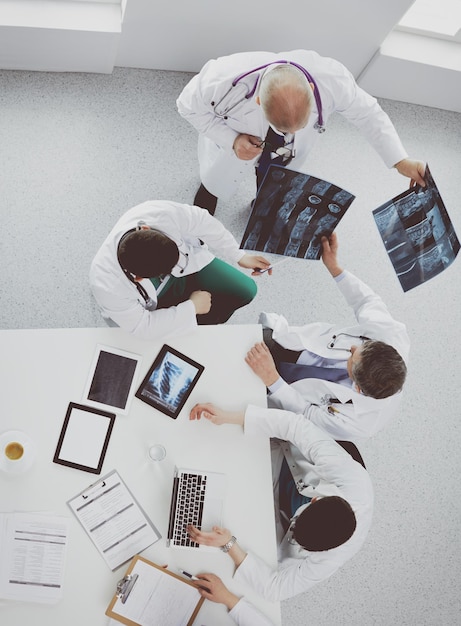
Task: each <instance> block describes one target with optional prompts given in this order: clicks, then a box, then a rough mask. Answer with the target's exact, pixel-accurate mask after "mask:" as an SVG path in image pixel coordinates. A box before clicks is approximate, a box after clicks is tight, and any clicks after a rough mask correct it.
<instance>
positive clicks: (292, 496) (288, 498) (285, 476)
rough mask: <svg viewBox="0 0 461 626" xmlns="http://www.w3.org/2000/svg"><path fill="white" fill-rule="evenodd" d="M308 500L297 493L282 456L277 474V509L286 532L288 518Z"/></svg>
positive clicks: (308, 500)
mask: <svg viewBox="0 0 461 626" xmlns="http://www.w3.org/2000/svg"><path fill="white" fill-rule="evenodd" d="M310 500H311V498H308V497H307V496H303V495H301V494H300V493H299V491H298V489H297V488H296V485H295V481H294V480H293V475H292V473H291V472H290V469H289V468H288V463H287V461H286V459H285V457H284V458H283V461H282V467H281V468H280V475H279V509H280V521H281V522H282V526H283V530H284V531H285V532H287V530H288V527H289V525H290V520H291V518H292V517H293V515H294V514H295V513H296V511H297V510H298V509H299V507H300V506H301V505H302V504H306V502H310Z"/></svg>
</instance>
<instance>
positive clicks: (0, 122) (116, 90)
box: [0, 69, 461, 626]
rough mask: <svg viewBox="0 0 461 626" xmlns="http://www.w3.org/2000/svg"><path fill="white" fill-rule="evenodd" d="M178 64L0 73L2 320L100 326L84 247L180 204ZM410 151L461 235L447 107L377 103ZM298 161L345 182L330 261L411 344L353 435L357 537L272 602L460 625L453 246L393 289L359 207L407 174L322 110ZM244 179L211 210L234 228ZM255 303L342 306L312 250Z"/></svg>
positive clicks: (313, 309)
mask: <svg viewBox="0 0 461 626" xmlns="http://www.w3.org/2000/svg"><path fill="white" fill-rule="evenodd" d="M189 77H190V75H188V74H185V73H175V72H153V71H147V70H123V69H116V70H115V71H114V73H113V75H111V76H106V75H90V74H88V75H85V74H47V73H43V74H42V73H36V74H34V73H28V72H0V83H1V92H0V93H1V95H0V105H1V115H0V137H1V139H0V149H1V153H2V165H1V177H2V202H1V208H0V210H1V219H2V237H1V248H0V259H1V268H2V271H1V277H0V292H1V296H2V306H1V310H0V327H1V328H24V327H27V328H42V327H76V326H99V325H101V326H102V325H104V324H103V322H102V320H101V319H100V317H99V314H98V312H97V310H96V308H95V306H94V303H93V302H92V300H91V297H90V294H89V290H88V286H87V273H88V268H89V264H90V261H91V259H92V257H93V254H94V253H95V251H96V249H97V248H98V246H99V244H100V242H101V241H102V240H103V238H104V237H105V235H106V233H107V232H108V230H109V228H110V227H111V226H112V224H113V223H114V221H115V220H116V219H117V217H118V216H119V215H120V214H121V213H122V212H124V211H125V210H126V209H128V208H130V207H131V206H134V205H135V204H137V203H139V202H141V201H144V200H147V199H161V198H168V199H174V200H178V201H182V202H190V201H192V198H193V195H194V192H195V188H196V186H197V184H198V177H197V164H196V157H195V146H196V136H195V131H193V129H192V128H190V127H189V126H188V125H187V124H186V123H185V122H183V120H181V119H180V118H179V116H178V115H177V113H176V109H175V99H176V96H177V95H178V93H179V92H180V90H181V88H182V86H183V85H184V84H185V83H186V82H187V80H188V79H189ZM383 106H384V108H385V109H386V110H387V112H388V113H389V114H390V116H391V118H392V119H393V121H394V123H395V125H396V127H397V128H398V130H399V132H400V135H401V138H402V140H403V142H404V144H405V145H406V146H407V149H408V151H409V152H410V154H411V155H412V156H414V157H416V158H421V159H423V160H426V161H428V162H429V164H430V166H431V171H432V173H433V175H434V178H435V180H436V182H437V183H438V186H439V189H440V192H441V194H442V197H443V199H444V201H445V204H446V206H447V209H448V211H449V213H450V215H451V217H452V220H453V222H454V223H455V228H456V229H457V231H458V233H460V234H461V216H460V210H459V200H458V198H459V177H460V173H461V115H460V114H456V113H450V112H445V111H440V110H436V109H429V108H424V107H418V106H414V105H406V104H402V103H397V102H391V101H383ZM310 172H311V173H312V174H314V175H319V176H320V177H322V178H326V179H327V180H331V181H333V182H335V183H337V184H339V185H340V186H343V187H345V188H346V189H348V190H349V191H351V192H352V193H354V194H356V196H357V199H356V200H355V202H354V203H353V205H352V207H351V209H350V211H349V213H348V214H347V215H346V217H345V218H344V220H343V223H341V225H340V227H339V228H338V236H339V238H340V245H341V259H342V261H343V263H344V265H345V266H346V267H347V268H348V269H350V270H352V271H353V272H355V273H357V274H358V275H359V276H360V277H361V278H363V279H364V280H365V281H366V282H368V283H369V284H370V285H371V286H373V287H374V288H375V289H376V290H377V291H378V292H379V293H381V294H382V295H383V296H384V297H385V300H386V302H387V303H388V305H389V307H390V309H391V311H392V312H393V313H394V314H395V316H396V317H397V318H398V319H401V320H403V321H405V322H406V323H407V325H408V327H409V329H410V333H411V337H412V355H411V363H410V372H409V380H408V384H407V390H406V394H405V401H404V404H403V408H402V410H401V412H400V415H399V416H398V417H397V418H396V419H395V420H394V422H393V423H392V424H391V426H390V427H389V428H388V429H387V430H386V431H385V432H383V433H381V434H379V435H378V436H377V437H375V438H374V439H373V440H372V441H369V442H367V443H365V444H363V445H362V446H361V451H362V453H363V456H364V458H365V461H366V463H367V466H368V468H369V471H370V474H371V476H372V478H373V482H374V485H375V490H376V509H375V511H376V512H375V519H374V524H373V527H372V530H371V532H370V535H369V538H368V541H367V543H366V545H365V546H364V548H363V549H362V551H361V552H360V553H359V555H357V556H356V557H355V558H354V559H353V560H352V561H350V562H349V563H348V564H347V565H345V566H344V567H343V568H342V570H341V571H340V572H338V573H337V574H336V575H335V576H333V577H332V578H331V580H329V581H327V582H324V583H321V584H319V585H317V586H316V587H314V588H313V589H312V590H311V591H310V592H308V593H306V594H303V595H301V596H298V597H296V598H293V599H292V600H289V601H286V602H284V603H283V621H284V624H286V625H287V626H297V625H301V624H315V625H316V626H342V625H347V626H352V625H354V626H370V625H386V626H387V625H391V624H392V625H394V624H398V625H399V626H407V625H408V626H414V625H416V624H418V626H421V625H440V624H443V625H444V626H445V625H452V624H453V625H454V624H459V623H460V608H461V606H460V595H459V579H460V575H461V565H460V555H461V539H460V537H461V522H460V520H461V505H460V489H459V474H460V470H461V463H460V460H459V459H460V454H459V450H460V447H461V426H460V413H459V406H460V404H461V402H460V401H461V394H460V389H459V388H460V382H461V380H460V378H461V377H460V374H459V372H460V370H461V358H460V353H459V349H458V343H459V335H460V333H459V323H460V317H461V315H460V309H461V300H460V298H461V296H460V284H461V282H460V278H461V276H460V275H461V269H460V267H461V266H460V260H459V259H457V261H455V263H454V264H453V265H452V266H451V267H450V268H449V269H448V270H447V271H446V272H444V273H443V274H442V275H440V276H438V277H436V278H435V279H433V280H432V281H429V282H428V283H426V284H425V285H422V286H420V287H417V288H416V289H414V290H412V291H410V292H408V293H407V294H403V292H402V290H401V289H400V286H399V284H398V281H397V279H396V277H395V274H394V272H393V269H392V267H391V265H390V263H389V261H388V259H387V256H386V254H385V252H384V248H383V246H382V243H381V241H380V239H379V235H378V232H377V229H376V227H375V225H374V221H373V219H372V215H371V211H372V209H374V208H376V207H377V206H378V205H380V204H381V203H382V202H384V201H385V200H387V199H388V198H390V197H392V196H394V195H396V194H398V193H400V192H401V191H403V190H404V189H405V187H406V181H405V180H404V179H403V178H401V177H400V176H399V175H398V174H397V173H396V172H395V171H389V170H387V169H386V168H385V167H384V165H383V164H382V163H381V161H380V159H379V157H378V156H377V155H376V154H375V153H374V152H373V150H372V149H371V148H370V147H369V146H368V144H366V142H365V141H364V140H363V139H362V137H361V136H360V135H359V134H358V133H357V132H356V131H355V129H353V128H352V127H351V126H350V125H348V124H347V123H346V122H344V121H343V120H342V119H341V118H340V117H337V118H332V119H331V120H330V123H329V125H328V130H327V132H326V133H325V135H323V136H322V138H321V140H320V142H319V144H318V146H317V148H316V150H315V152H314V154H313V155H312V160H311V168H310ZM253 194H254V188H253V181H248V182H247V183H246V184H245V186H244V187H242V189H241V191H240V193H239V194H238V195H237V196H236V197H235V198H234V200H233V201H232V202H227V203H223V204H222V205H220V206H219V208H218V211H217V214H216V215H217V217H218V218H219V219H221V220H222V221H223V223H224V224H225V225H226V226H227V227H228V228H229V229H230V230H231V231H232V232H233V233H234V234H235V235H236V237H237V238H239V237H240V236H241V235H242V233H243V229H244V227H245V224H246V219H247V217H248V214H249V201H250V200H251V198H252V197H253ZM259 287H260V288H259V294H258V296H257V298H256V300H255V301H254V302H253V303H252V304H251V305H250V306H248V307H246V308H245V309H242V310H240V311H239V312H237V314H235V315H234V317H233V318H232V320H231V322H232V323H245V322H256V321H257V315H258V313H259V312H260V311H261V310H274V311H277V312H282V313H285V314H286V316H287V317H288V318H289V319H290V320H291V321H292V322H294V323H301V322H303V321H305V320H307V319H312V320H315V319H325V320H332V321H333V320H336V319H350V314H349V313H348V312H347V311H346V310H345V309H344V307H343V305H342V302H341V300H339V298H338V294H337V293H336V287H335V285H334V283H333V282H332V281H331V279H330V278H329V276H328V275H327V273H326V271H325V270H324V268H323V267H322V265H321V263H316V262H306V261H298V260H292V261H289V262H287V263H285V264H284V265H283V266H281V267H280V269H279V270H278V271H277V272H276V273H275V275H274V276H272V277H269V276H267V275H266V276H263V277H261V278H260V281H259Z"/></svg>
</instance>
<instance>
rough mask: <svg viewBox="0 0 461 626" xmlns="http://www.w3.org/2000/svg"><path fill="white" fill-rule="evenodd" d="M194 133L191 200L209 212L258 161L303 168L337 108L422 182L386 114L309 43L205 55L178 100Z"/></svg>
mask: <svg viewBox="0 0 461 626" xmlns="http://www.w3.org/2000/svg"><path fill="white" fill-rule="evenodd" d="M177 107H178V111H179V113H180V115H181V116H182V117H184V118H185V119H186V120H187V121H188V122H190V123H191V124H192V125H193V126H194V127H195V128H196V130H197V131H198V132H199V143H198V157H199V164H200V179H201V185H200V187H199V190H198V192H197V194H196V196H195V199H194V204H196V205H198V206H202V207H204V208H206V209H208V211H209V212H210V213H211V214H213V213H214V211H215V209H216V204H217V200H218V198H221V199H223V200H226V199H228V198H230V197H231V196H232V195H233V194H234V193H235V191H236V189H237V187H238V185H239V183H240V182H241V180H242V179H243V178H244V176H245V175H246V174H247V173H248V172H251V171H252V170H253V169H254V168H256V175H257V185H258V187H259V185H260V184H261V182H262V180H263V178H264V175H265V172H266V171H267V168H268V167H269V165H270V164H271V163H274V164H278V165H282V166H283V165H287V164H288V163H291V164H292V165H291V166H292V167H293V169H295V170H301V171H302V170H303V169H305V162H306V159H307V157H308V155H309V152H310V151H311V149H312V147H313V145H314V143H315V141H316V139H317V138H318V137H319V134H321V133H322V132H323V131H324V130H325V124H326V122H327V120H328V118H329V116H330V115H331V114H332V113H334V112H338V113H340V114H341V115H343V116H344V117H345V118H346V119H348V120H349V121H350V122H352V123H353V124H354V125H355V126H356V127H357V128H358V129H359V130H360V131H361V132H362V133H363V134H364V136H365V137H366V139H367V140H368V141H369V142H370V144H371V145H372V146H373V147H374V148H375V150H376V151H377V152H378V154H379V155H380V156H381V158H382V159H383V161H384V163H385V165H386V166H387V167H395V168H396V169H397V170H398V172H399V173H400V174H402V175H403V176H407V177H409V178H410V179H411V183H410V185H413V184H415V183H418V184H420V185H422V186H424V185H425V183H424V179H423V177H424V171H425V164H424V163H423V162H422V161H415V160H412V159H409V158H408V154H407V152H406V151H405V149H404V147H403V145H402V143H401V141H400V139H399V137H398V135H397V132H396V130H395V128H394V126H393V124H392V123H391V121H390V119H389V117H388V116H387V114H386V113H384V111H383V110H382V108H381V107H380V106H379V104H378V103H377V101H376V99H375V98H373V97H372V96H370V95H369V94H367V93H366V92H365V91H363V89H360V87H359V86H358V85H357V84H356V82H355V80H354V78H353V76H352V74H351V73H350V72H349V71H348V70H347V69H346V68H345V67H344V66H343V65H342V64H341V63H339V62H338V61H335V60H334V59H331V58H328V57H321V56H320V55H319V54H317V53H316V52H313V51H309V50H293V51H290V52H279V53H273V52H246V53H237V54H232V55H229V56H225V57H220V58H218V59H212V60H210V61H208V62H207V63H206V64H205V65H204V67H203V68H202V70H201V71H200V72H199V73H198V74H197V75H196V76H194V77H193V78H192V80H191V81H190V82H189V83H188V84H187V85H186V87H185V88H184V89H183V91H182V93H181V94H180V96H179V98H178V100H177Z"/></svg>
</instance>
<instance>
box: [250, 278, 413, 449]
mask: <svg viewBox="0 0 461 626" xmlns="http://www.w3.org/2000/svg"><path fill="white" fill-rule="evenodd" d="M338 278H339V280H337V283H336V284H337V286H338V288H339V290H340V291H341V293H342V294H343V296H344V298H345V300H346V302H347V304H348V305H349V306H350V307H351V308H352V310H353V311H354V314H355V317H356V319H357V324H356V325H354V326H347V327H340V326H334V325H332V324H328V323H323V322H316V323H313V324H306V325H305V326H297V327H290V326H289V324H288V322H287V320H286V319H285V318H284V317H283V316H281V315H277V314H275V313H270V314H267V313H262V314H261V316H260V320H259V321H260V322H261V323H262V325H263V326H265V327H267V328H272V329H273V334H272V337H273V339H274V340H275V341H276V342H277V343H279V344H280V345H282V346H284V347H285V348H289V349H291V350H296V351H299V350H305V349H306V350H309V351H310V352H313V353H314V354H316V355H320V356H322V357H324V358H329V359H331V358H334V359H341V358H344V360H345V361H346V360H347V359H348V358H349V356H350V354H349V352H348V351H346V350H342V351H336V350H331V349H329V348H328V347H327V345H328V344H329V343H330V341H331V339H332V337H333V335H338V334H339V333H349V334H350V335H354V336H360V335H362V336H365V337H368V338H369V339H374V340H376V341H383V342H384V343H387V344H389V345H391V346H392V347H394V348H395V349H396V350H397V352H398V353H399V354H400V356H401V357H402V358H403V360H404V361H405V363H407V361H408V353H409V350H410V339H409V336H408V333H407V330H406V327H405V325H404V324H403V323H402V322H398V321H396V320H394V318H393V317H392V316H391V314H390V313H389V311H388V309H387V307H386V305H385V304H384V302H383V300H382V299H381V298H380V297H379V296H378V295H377V294H376V293H375V292H374V291H373V290H372V289H371V288H370V287H368V286H367V285H365V283H363V282H362V281H361V280H360V279H359V278H357V277H356V276H354V275H353V274H351V272H348V271H344V272H343V274H342V275H341V276H340V277H338ZM357 343H359V345H360V342H357V340H354V338H350V344H351V345H354V344H357ZM401 398H402V392H398V393H396V394H395V395H393V396H390V397H388V398H383V399H381V400H376V399H375V398H371V397H368V396H364V395H363V394H361V393H359V392H358V391H356V389H355V388H353V387H348V386H345V385H341V384H339V383H333V382H330V381H327V380H321V379H318V378H313V379H312V378H311V379H304V380H299V381H296V382H294V383H292V384H291V385H288V384H287V383H284V384H283V385H282V386H280V387H279V388H278V389H277V390H276V391H275V393H273V394H270V396H269V406H272V407H278V408H283V409H286V410H287V411H293V412H295V413H304V415H305V416H306V417H308V418H309V419H310V420H311V422H313V423H314V424H316V425H317V426H319V427H320V428H322V429H323V430H325V431H326V432H328V433H329V434H330V435H331V436H332V437H334V438H335V439H338V440H346V441H355V440H360V439H362V440H363V439H366V438H368V437H371V436H373V435H375V434H376V433H377V432H379V431H380V430H382V429H383V428H384V427H385V426H386V424H388V422H389V421H390V420H391V419H392V417H393V416H394V415H395V413H396V412H397V410H398V408H399V406H400V402H401ZM332 399H337V400H339V401H340V403H333V404H332V403H331V400H332ZM349 400H350V401H351V403H349ZM333 409H334V410H333Z"/></svg>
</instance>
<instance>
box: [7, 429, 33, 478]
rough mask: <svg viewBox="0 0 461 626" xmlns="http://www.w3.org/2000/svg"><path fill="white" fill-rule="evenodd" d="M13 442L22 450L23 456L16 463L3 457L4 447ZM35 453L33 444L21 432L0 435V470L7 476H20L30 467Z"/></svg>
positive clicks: (15, 431) (25, 434) (13, 431)
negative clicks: (19, 445) (20, 446)
mask: <svg viewBox="0 0 461 626" xmlns="http://www.w3.org/2000/svg"><path fill="white" fill-rule="evenodd" d="M13 441H17V442H18V443H20V444H21V445H22V447H23V448H24V454H23V455H22V457H21V458H20V459H18V460H17V461H13V460H11V459H9V458H8V457H7V456H6V455H5V447H6V446H7V445H8V444H9V443H11V442H13ZM36 452H37V448H36V445H35V442H34V441H33V440H32V439H31V438H30V437H29V435H28V434H27V433H25V432H23V431H22V430H7V431H5V432H4V433H2V434H1V435H0V470H2V471H3V472H6V473H8V474H22V473H23V472H26V471H27V470H28V469H29V468H30V467H31V466H32V464H33V462H34V461H35V456H36Z"/></svg>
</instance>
